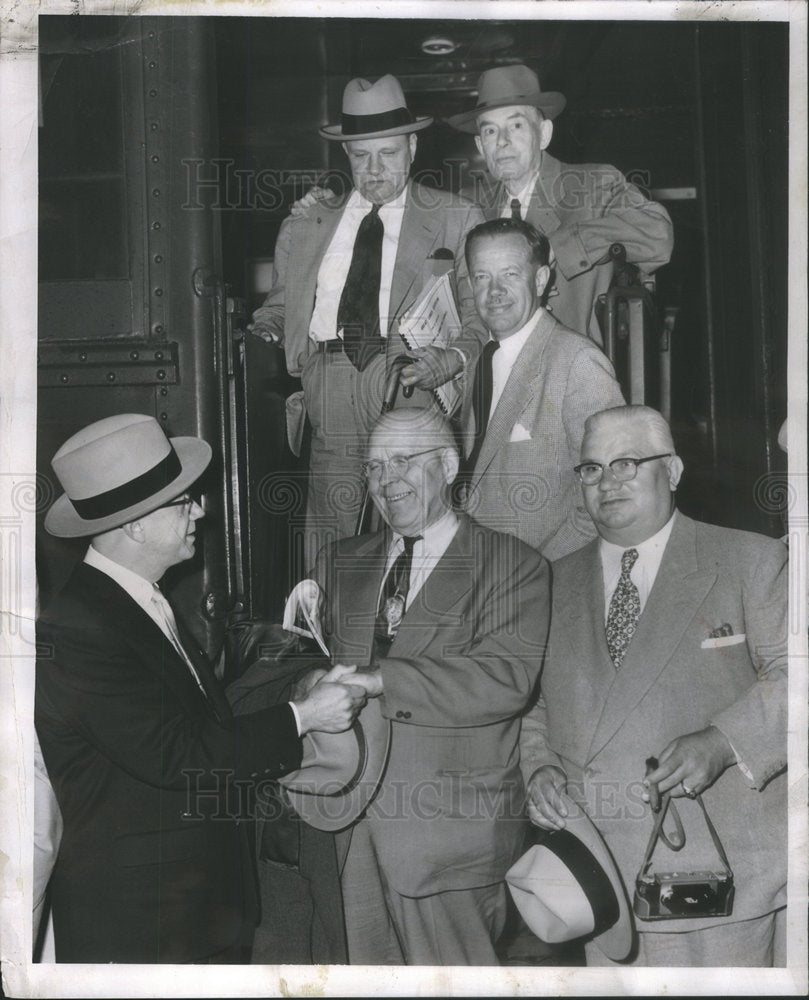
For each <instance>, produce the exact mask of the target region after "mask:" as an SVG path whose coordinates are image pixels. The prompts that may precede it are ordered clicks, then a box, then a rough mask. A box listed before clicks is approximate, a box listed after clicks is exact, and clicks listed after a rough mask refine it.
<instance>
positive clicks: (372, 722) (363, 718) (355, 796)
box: [279, 677, 390, 833]
mask: <svg viewBox="0 0 809 1000" xmlns="http://www.w3.org/2000/svg"><path fill="white" fill-rule="evenodd" d="M346 680H347V681H348V682H349V683H350V680H351V679H350V677H347V678H346ZM389 751H390V721H389V720H388V719H386V718H385V717H384V716H383V715H382V712H381V710H380V707H379V699H378V698H371V699H369V701H368V703H367V704H366V706H365V707H364V708H363V710H362V711H361V712H360V714H359V715H358V716H357V718H356V719H355V720H354V724H353V726H352V727H351V728H350V729H348V730H347V731H346V732H344V733H315V732H312V733H307V734H306V736H304V738H303V760H302V761H301V766H300V769H299V770H297V771H293V772H292V774H287V775H286V776H285V777H283V778H280V779H279V781H280V783H281V784H282V785H283V786H284V788H286V790H287V797H288V799H289V801H290V803H291V804H292V807H293V809H294V810H295V811H296V812H297V813H298V815H299V816H300V817H301V819H304V820H306V822H307V823H308V824H309V825H310V826H314V827H315V828H316V829H318V830H327V831H329V832H332V833H334V832H336V831H337V830H342V829H344V828H345V827H347V826H350V824H351V823H353V822H355V821H356V820H357V819H359V817H360V816H361V815H362V814H363V813H364V812H365V810H366V808H367V807H368V805H369V804H370V803H371V801H372V799H373V798H374V796H375V795H376V792H377V790H378V788H379V783H380V781H381V780H382V776H383V774H384V773H385V766H386V764H387V761H388V753H389Z"/></svg>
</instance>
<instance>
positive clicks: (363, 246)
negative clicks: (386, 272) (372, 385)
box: [337, 205, 385, 371]
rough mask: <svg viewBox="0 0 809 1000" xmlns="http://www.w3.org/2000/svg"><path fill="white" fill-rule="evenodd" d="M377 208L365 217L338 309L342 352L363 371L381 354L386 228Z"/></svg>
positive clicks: (373, 208) (338, 327) (356, 240)
mask: <svg viewBox="0 0 809 1000" xmlns="http://www.w3.org/2000/svg"><path fill="white" fill-rule="evenodd" d="M380 207H381V206H380V205H374V206H373V207H372V208H371V211H370V212H369V213H368V214H367V215H366V216H365V217H364V218H363V220H362V222H361V223H360V228H359V229H358V230H357V237H356V239H355V240H354V252H353V254H352V255H351V266H350V267H349V269H348V275H347V277H346V283H345V285H344V286H343V293H342V295H341V296H340V305H339V307H338V309H337V329H338V331H339V330H341V329H342V331H343V350H344V351H345V353H346V355H347V356H348V359H349V361H351V363H352V364H353V365H354V367H355V368H358V369H359V370H360V371H362V370H363V369H364V368H365V367H366V365H367V364H368V362H369V361H370V360H371V358H372V357H373V356H374V355H375V354H377V353H379V349H380V347H381V338H380V336H379V284H380V280H381V277H382V237H383V235H384V233H385V226H384V225H383V223H382V220H381V219H380V218H379V209H380Z"/></svg>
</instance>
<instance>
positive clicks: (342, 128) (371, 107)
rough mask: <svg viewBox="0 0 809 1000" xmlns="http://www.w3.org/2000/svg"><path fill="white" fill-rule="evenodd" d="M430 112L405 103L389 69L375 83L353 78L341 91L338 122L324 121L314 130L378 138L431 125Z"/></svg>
mask: <svg viewBox="0 0 809 1000" xmlns="http://www.w3.org/2000/svg"><path fill="white" fill-rule="evenodd" d="M432 123H433V118H432V117H431V116H430V115H413V114H412V112H411V111H410V110H409V108H408V107H407V102H406V101H405V96H404V92H403V91H402V87H401V84H400V83H399V81H398V80H397V79H396V77H395V76H391V74H390V73H388V74H387V76H382V77H380V78H379V79H378V80H377V81H376V83H370V82H369V81H368V80H363V79H360V78H357V79H356V80H349V81H348V83H347V84H346V88H345V90H344V91H343V113H342V116H341V119H340V123H339V124H338V125H324V126H323V127H322V128H319V129H318V133H319V134H320V135H321V136H322V137H323V138H324V139H330V140H332V141H339V142H345V141H347V140H351V139H381V138H382V137H383V136H386V135H407V134H408V133H409V132H419V131H420V130H421V129H423V128H427V126H428V125H432Z"/></svg>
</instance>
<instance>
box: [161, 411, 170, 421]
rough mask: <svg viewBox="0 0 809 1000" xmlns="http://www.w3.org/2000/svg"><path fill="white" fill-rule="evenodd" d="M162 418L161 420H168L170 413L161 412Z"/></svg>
mask: <svg viewBox="0 0 809 1000" xmlns="http://www.w3.org/2000/svg"><path fill="white" fill-rule="evenodd" d="M160 419H161V420H168V419H169V415H168V413H161V414H160Z"/></svg>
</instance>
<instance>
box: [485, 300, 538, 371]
mask: <svg viewBox="0 0 809 1000" xmlns="http://www.w3.org/2000/svg"><path fill="white" fill-rule="evenodd" d="M541 311H542V306H538V307H537V309H536V310H535V311H534V312H533V313H531V316H530V317H529V319H528V322H527V323H525V324H524V325H523V326H521V327H520V329H519V330H518V331H517V332H516V333H512V335H511V336H510V337H505V338H504V339H503V340H501V341H500V342H499V343H500V350H499V351H497V354H499V355H500V356H501V359H504V360H508V361H512V362H513V361H514V359H515V358H516V357H517V355H518V354H519V353H520V351H521V350H522V349H523V347H525V342H526V340H528V335H529V334H530V333H531V331H532V330H533V329H534V327H535V326H536V324H537V319H538V318H539V314H540V312H541ZM497 354H495V357H497Z"/></svg>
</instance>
